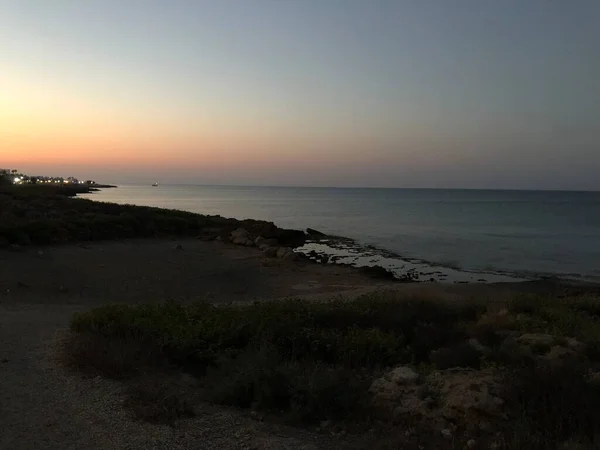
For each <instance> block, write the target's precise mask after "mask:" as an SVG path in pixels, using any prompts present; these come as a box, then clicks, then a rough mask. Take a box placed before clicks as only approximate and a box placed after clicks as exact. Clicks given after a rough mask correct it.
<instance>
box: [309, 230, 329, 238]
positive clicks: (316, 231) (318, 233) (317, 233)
mask: <svg viewBox="0 0 600 450" xmlns="http://www.w3.org/2000/svg"><path fill="white" fill-rule="evenodd" d="M306 234H309V235H310V236H319V237H325V236H327V235H326V234H325V233H321V232H320V231H318V230H315V229H314V228H307V229H306Z"/></svg>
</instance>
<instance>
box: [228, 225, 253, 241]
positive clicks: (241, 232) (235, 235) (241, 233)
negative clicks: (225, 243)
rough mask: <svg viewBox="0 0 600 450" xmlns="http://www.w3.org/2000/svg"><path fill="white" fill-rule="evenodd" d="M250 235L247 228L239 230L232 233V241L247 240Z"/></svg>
mask: <svg viewBox="0 0 600 450" xmlns="http://www.w3.org/2000/svg"><path fill="white" fill-rule="evenodd" d="M249 235H250V233H248V230H246V229H245V228H238V229H237V230H234V231H232V232H231V239H232V240H235V239H236V238H244V239H247V238H248V236H249Z"/></svg>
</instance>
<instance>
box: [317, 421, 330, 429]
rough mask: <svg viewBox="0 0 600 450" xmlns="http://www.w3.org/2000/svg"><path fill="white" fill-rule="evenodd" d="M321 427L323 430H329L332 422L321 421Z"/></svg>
mask: <svg viewBox="0 0 600 450" xmlns="http://www.w3.org/2000/svg"><path fill="white" fill-rule="evenodd" d="M319 426H320V428H321V429H322V430H323V429H325V428H329V427H330V426H331V420H323V421H321V423H320V424H319Z"/></svg>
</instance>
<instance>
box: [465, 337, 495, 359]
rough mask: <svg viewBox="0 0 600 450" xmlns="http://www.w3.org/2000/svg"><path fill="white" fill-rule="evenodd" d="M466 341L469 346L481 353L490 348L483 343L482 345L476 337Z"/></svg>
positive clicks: (488, 350) (485, 352)
mask: <svg viewBox="0 0 600 450" xmlns="http://www.w3.org/2000/svg"><path fill="white" fill-rule="evenodd" d="M467 342H468V344H469V345H470V346H471V347H473V348H474V349H475V350H477V351H478V352H479V353H481V354H482V355H484V354H487V353H489V352H490V349H489V348H488V347H486V346H485V345H483V344H482V343H481V342H479V340H478V339H476V338H471V339H469V340H468V341H467Z"/></svg>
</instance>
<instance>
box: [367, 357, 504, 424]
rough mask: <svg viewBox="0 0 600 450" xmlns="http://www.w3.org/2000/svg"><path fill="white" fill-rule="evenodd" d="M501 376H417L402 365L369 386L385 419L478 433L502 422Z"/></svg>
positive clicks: (459, 372)
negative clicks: (459, 426)
mask: <svg viewBox="0 0 600 450" xmlns="http://www.w3.org/2000/svg"><path fill="white" fill-rule="evenodd" d="M499 380H500V377H499V376H498V375H497V374H496V373H495V372H494V371H493V370H492V369H486V370H472V369H449V370H436V371H433V372H431V373H430V374H429V375H426V376H421V377H420V376H419V375H418V374H417V373H416V372H415V371H414V370H413V369H412V368H411V367H407V366H401V367H396V368H395V369H393V370H391V371H389V372H387V373H386V374H385V375H384V376H383V377H381V378H378V379H376V380H375V381H373V383H372V384H371V387H370V389H369V392H370V394H371V396H372V398H371V399H372V405H373V407H374V408H375V410H376V411H377V412H378V413H379V415H380V417H381V418H382V419H384V420H390V421H395V420H403V419H406V418H411V419H413V420H417V421H420V422H421V423H423V424H427V425H429V426H431V427H432V428H435V429H437V430H439V432H442V430H446V429H448V430H452V429H453V428H455V427H456V425H455V424H457V423H462V424H467V425H468V426H470V427H472V428H473V431H477V432H480V431H482V430H485V429H486V428H487V427H488V425H489V422H488V421H489V420H494V421H498V420H505V419H506V418H507V417H506V414H505V413H504V410H503V409H504V408H503V407H504V400H503V399H502V398H501V397H500V393H501V384H500V381H499Z"/></svg>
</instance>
